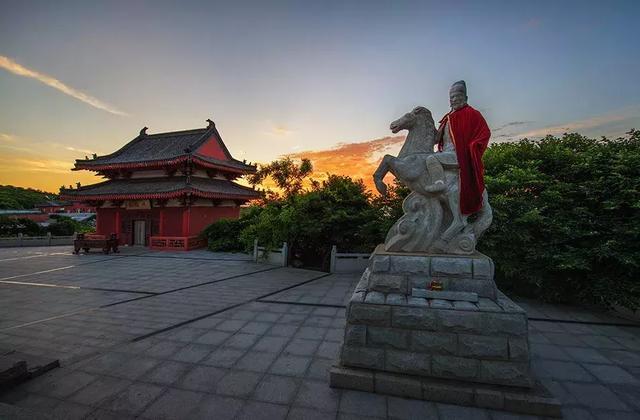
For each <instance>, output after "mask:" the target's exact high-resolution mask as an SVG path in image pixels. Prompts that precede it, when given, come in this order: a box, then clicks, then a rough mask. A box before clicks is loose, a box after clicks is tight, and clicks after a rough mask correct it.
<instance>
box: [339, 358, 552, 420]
mask: <svg viewBox="0 0 640 420" xmlns="http://www.w3.org/2000/svg"><path fill="white" fill-rule="evenodd" d="M329 382H330V385H331V387H333V388H344V389H354V390H358V391H365V392H375V393H377V394H384V395H393V396H398V397H406V398H413V399H421V400H427V401H435V402H441V403H447V404H457V405H465V406H471V407H479V408H488V409H492V410H504V411H510V412H516V413H521V414H530V415H535V416H545V417H558V418H560V417H562V414H561V411H560V402H559V401H558V400H557V399H556V398H554V397H553V395H551V393H550V392H549V391H548V390H547V389H546V388H545V387H544V385H542V384H541V383H539V382H535V383H534V384H533V386H532V387H531V388H520V387H507V386H499V385H488V384H480V383H472V382H467V381H456V380H447V379H437V378H425V377H423V376H414V375H408V374H394V373H389V372H382V371H376V370H372V369H360V368H353V367H345V366H334V367H332V368H331V369H330V371H329Z"/></svg>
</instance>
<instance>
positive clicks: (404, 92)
mask: <svg viewBox="0 0 640 420" xmlns="http://www.w3.org/2000/svg"><path fill="white" fill-rule="evenodd" d="M639 12H640V2H638V1H626V2H625V1H612V2H602V1H598V2H590V1H586V0H585V1H576V2H573V1H550V2H545V1H537V2H520V1H504V2H493V1H483V2H478V1H473V2H465V1H455V2H449V1H434V2H429V1H416V2H405V1H384V2H382V1H380V2H376V1H366V2H364V1H360V2H349V1H338V2H324V1H315V2H293V1H291V2H270V1H256V2H243V1H235V2H229V1H224V2H212V1H206V2H195V1H184V2H161V1H153V2H151V1H150V2H144V1H122V2H118V1H108V2H96V1H85V2H80V1H75V2H67V1H43V2H37V1H5V0H0V184H12V185H18V186H30V187H35V188H40V189H45V190H49V191H54V192H55V191H57V190H58V188H59V187H60V185H62V184H71V183H74V182H75V181H81V182H82V183H83V184H87V183H90V182H94V181H96V180H97V179H96V178H95V177H93V176H92V175H90V174H83V173H79V172H71V171H70V170H69V169H70V168H71V167H72V165H73V161H74V159H76V158H82V157H84V156H85V155H88V154H91V153H97V154H99V155H100V154H107V153H111V152H113V151H115V150H116V149H118V148H119V147H121V146H122V145H124V144H125V143H126V142H128V141H130V140H131V139H133V138H134V137H135V136H136V135H137V133H138V132H139V130H140V129H141V128H142V127H144V126H148V127H149V133H155V132H162V131H173V130H181V129H190V128H197V127H204V126H206V123H205V120H206V119H207V118H211V119H213V120H214V121H216V123H217V127H218V129H219V131H220V132H221V134H222V136H223V139H224V141H225V143H226V144H227V146H228V147H229V149H230V150H231V152H232V154H233V155H234V156H235V157H236V158H238V159H247V160H249V161H253V162H255V161H258V162H268V161H270V160H273V159H275V158H277V157H279V156H282V155H286V154H293V155H295V156H299V157H300V156H307V157H310V158H311V159H312V161H314V163H315V166H316V168H317V170H318V171H319V172H333V173H342V174H348V175H352V176H354V177H364V178H368V177H370V172H371V168H372V167H373V166H374V165H375V162H376V161H377V159H379V158H380V157H381V156H382V155H383V154H384V153H385V152H388V151H394V150H397V149H398V148H399V145H400V142H401V141H402V138H398V137H387V136H391V134H390V132H389V129H388V126H389V122H390V121H392V120H394V119H396V118H398V117H399V116H401V115H402V114H403V113H405V112H407V111H409V110H411V109H412V108H413V107H415V106H416V105H423V106H426V107H427V108H429V109H431V111H432V112H433V115H434V117H435V118H436V119H438V118H440V117H441V116H442V115H443V114H444V113H446V112H447V110H448V88H449V85H450V84H451V83H452V82H454V81H456V80H459V79H464V80H466V81H467V86H468V89H469V102H470V104H471V105H472V106H474V107H476V108H477V109H479V110H480V111H481V112H482V113H483V114H484V116H485V118H486V119H487V121H488V122H489V125H490V126H491V128H492V130H493V137H492V141H511V140H517V139H520V138H523V137H530V138H535V137H540V136H543V135H544V134H546V133H550V134H562V133H563V132H565V131H577V132H580V133H583V134H586V135H590V136H600V135H608V136H619V135H622V134H623V133H625V132H626V131H629V129H631V128H640V83H638V80H637V78H638V69H639V68H640V48H639V47H638V39H640V33H639V31H638V25H637V16H638V15H639Z"/></svg>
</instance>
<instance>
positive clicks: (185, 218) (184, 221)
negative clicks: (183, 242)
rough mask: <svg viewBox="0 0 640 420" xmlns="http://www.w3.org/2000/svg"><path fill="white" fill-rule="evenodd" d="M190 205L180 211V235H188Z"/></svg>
mask: <svg viewBox="0 0 640 420" xmlns="http://www.w3.org/2000/svg"><path fill="white" fill-rule="evenodd" d="M190 219H191V207H186V208H185V209H184V210H183V211H182V236H189V224H190V222H191V220H190Z"/></svg>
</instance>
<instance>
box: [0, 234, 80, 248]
mask: <svg viewBox="0 0 640 420" xmlns="http://www.w3.org/2000/svg"><path fill="white" fill-rule="evenodd" d="M74 239H75V236H51V235H47V236H23V235H18V236H17V237H12V238H0V248H11V247H22V246H53V245H73V240H74Z"/></svg>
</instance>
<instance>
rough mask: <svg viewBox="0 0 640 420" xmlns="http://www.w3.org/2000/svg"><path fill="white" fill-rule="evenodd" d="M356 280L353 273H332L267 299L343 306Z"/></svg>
mask: <svg viewBox="0 0 640 420" xmlns="http://www.w3.org/2000/svg"><path fill="white" fill-rule="evenodd" d="M358 280H359V278H358V277H357V276H354V275H353V274H333V275H331V276H328V277H325V278H323V279H321V280H318V281H315V282H313V283H312V284H306V285H304V286H300V287H296V288H295V289H291V290H287V291H285V292H281V293H278V294H275V295H273V296H271V297H269V300H271V301H278V302H282V303H303V304H318V305H336V306H344V305H346V303H347V301H348V300H349V299H348V297H349V294H350V292H351V291H352V290H353V289H354V287H355V286H356V284H357V283H358Z"/></svg>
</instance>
